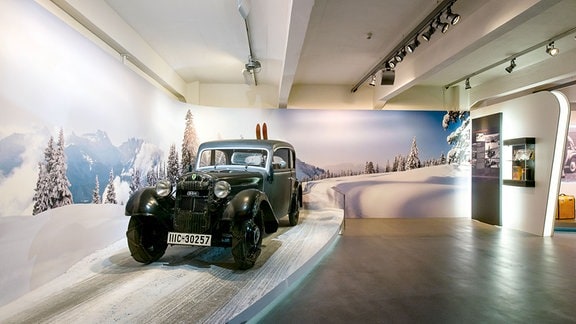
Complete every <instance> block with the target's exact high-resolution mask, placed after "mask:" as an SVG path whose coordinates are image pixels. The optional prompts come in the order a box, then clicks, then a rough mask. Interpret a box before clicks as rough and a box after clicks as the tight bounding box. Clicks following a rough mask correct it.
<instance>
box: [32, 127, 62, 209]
mask: <svg viewBox="0 0 576 324" xmlns="http://www.w3.org/2000/svg"><path fill="white" fill-rule="evenodd" d="M38 168H39V171H38V180H37V182H36V189H35V193H34V197H33V198H32V199H33V201H34V207H33V211H32V214H33V215H36V214H39V213H41V212H43V211H46V210H48V209H52V208H57V207H62V206H66V205H71V204H72V193H71V192H70V181H68V178H67V176H66V169H67V165H66V156H65V154H64V130H63V129H62V128H61V129H60V132H59V134H58V142H57V143H56V145H54V138H53V137H52V136H51V137H50V139H49V140H48V145H47V146H46V149H45V150H44V161H43V162H40V163H38Z"/></svg>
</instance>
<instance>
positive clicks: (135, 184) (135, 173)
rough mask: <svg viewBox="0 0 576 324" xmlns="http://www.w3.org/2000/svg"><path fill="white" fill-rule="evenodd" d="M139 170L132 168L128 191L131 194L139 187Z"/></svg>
mask: <svg viewBox="0 0 576 324" xmlns="http://www.w3.org/2000/svg"><path fill="white" fill-rule="evenodd" d="M140 183H141V180H140V170H137V169H134V170H132V181H130V193H129V195H130V196H131V195H132V194H133V193H135V192H136V191H138V190H139V189H140Z"/></svg>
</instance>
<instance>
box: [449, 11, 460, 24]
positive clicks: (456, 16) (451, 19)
mask: <svg viewBox="0 0 576 324" xmlns="http://www.w3.org/2000/svg"><path fill="white" fill-rule="evenodd" d="M446 20H447V21H448V22H449V23H450V24H452V25H456V24H457V23H458V22H459V21H460V15H459V14H455V13H452V7H448V10H446Z"/></svg>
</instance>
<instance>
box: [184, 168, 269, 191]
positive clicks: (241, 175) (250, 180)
mask: <svg viewBox="0 0 576 324" xmlns="http://www.w3.org/2000/svg"><path fill="white" fill-rule="evenodd" d="M193 175H195V176H193ZM185 177H186V178H187V179H192V178H197V179H205V180H209V179H211V180H213V181H214V182H217V181H226V182H228V183H229V184H230V185H231V186H232V191H234V192H238V191H241V190H244V189H249V188H259V189H261V188H262V182H263V179H264V175H263V174H262V173H260V172H255V171H244V170H218V171H208V172H207V171H194V172H191V173H189V174H187V175H186V176H185Z"/></svg>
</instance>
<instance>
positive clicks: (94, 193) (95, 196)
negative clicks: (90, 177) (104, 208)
mask: <svg viewBox="0 0 576 324" xmlns="http://www.w3.org/2000/svg"><path fill="white" fill-rule="evenodd" d="M100 201H101V200H100V182H99V181H98V176H96V185H95V187H94V191H92V203H93V204H99V203H100Z"/></svg>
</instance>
